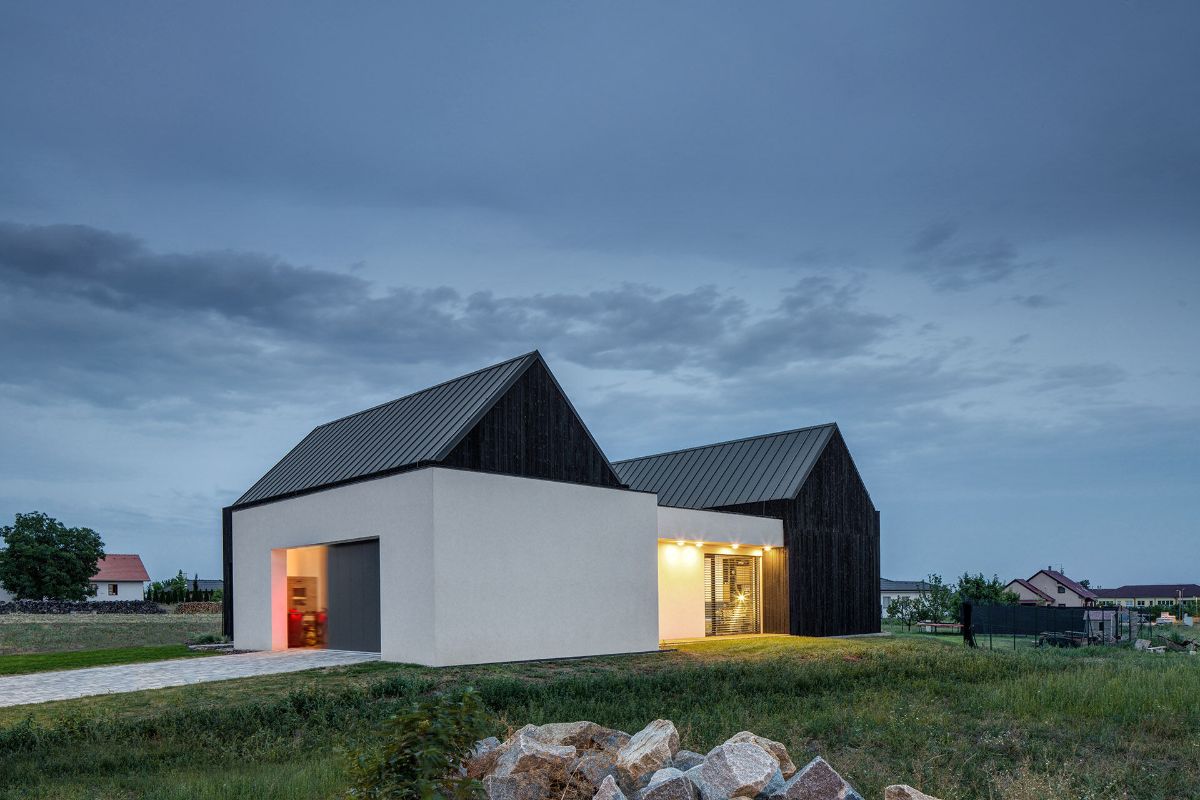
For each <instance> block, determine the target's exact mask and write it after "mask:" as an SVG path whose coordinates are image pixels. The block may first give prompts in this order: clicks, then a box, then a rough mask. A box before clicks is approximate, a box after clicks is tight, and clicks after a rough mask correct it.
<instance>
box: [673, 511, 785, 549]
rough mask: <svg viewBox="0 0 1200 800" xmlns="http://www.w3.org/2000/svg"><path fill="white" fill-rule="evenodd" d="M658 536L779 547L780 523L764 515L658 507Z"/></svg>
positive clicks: (780, 537) (678, 539) (674, 539)
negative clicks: (755, 515)
mask: <svg viewBox="0 0 1200 800" xmlns="http://www.w3.org/2000/svg"><path fill="white" fill-rule="evenodd" d="M658 538H659V539H664V540H672V541H703V542H719V543H722V544H724V543H734V542H737V543H739V544H745V545H753V546H755V547H757V546H759V545H764V544H765V545H769V546H771V547H782V546H783V522H782V521H781V520H777V519H770V518H768V517H752V516H750V515H749V514H729V513H726V512H723V511H701V510H699V509H695V508H669V507H667V506H660V507H659V509H658Z"/></svg>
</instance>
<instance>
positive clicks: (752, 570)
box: [704, 553, 762, 636]
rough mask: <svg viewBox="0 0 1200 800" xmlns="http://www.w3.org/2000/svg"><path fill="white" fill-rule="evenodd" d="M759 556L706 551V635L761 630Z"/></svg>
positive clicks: (723, 634)
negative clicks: (720, 553)
mask: <svg viewBox="0 0 1200 800" xmlns="http://www.w3.org/2000/svg"><path fill="white" fill-rule="evenodd" d="M758 574H759V557H758V556H732V555H719V554H716V553H705V554H704V635H705V636H727V635H730V634H747V633H760V632H761V631H762V626H761V623H760V617H759V586H758Z"/></svg>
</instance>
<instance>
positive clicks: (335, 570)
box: [327, 539, 379, 653]
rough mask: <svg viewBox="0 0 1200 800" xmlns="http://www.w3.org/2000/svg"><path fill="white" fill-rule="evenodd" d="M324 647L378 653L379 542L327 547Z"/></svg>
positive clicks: (350, 543)
mask: <svg viewBox="0 0 1200 800" xmlns="http://www.w3.org/2000/svg"><path fill="white" fill-rule="evenodd" d="M328 569H329V623H328V625H329V629H328V633H327V636H328V638H327V642H328V646H329V647H330V648H332V649H334V650H362V651H364V652H368V653H378V652H379V540H378V539H371V540H369V541H365V542H347V543H346V544H335V545H330V547H329V563H328Z"/></svg>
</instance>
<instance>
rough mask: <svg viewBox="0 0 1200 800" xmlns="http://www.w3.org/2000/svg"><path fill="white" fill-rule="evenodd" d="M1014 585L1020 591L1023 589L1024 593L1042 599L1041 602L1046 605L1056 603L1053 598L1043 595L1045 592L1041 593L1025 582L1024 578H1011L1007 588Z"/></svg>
mask: <svg viewBox="0 0 1200 800" xmlns="http://www.w3.org/2000/svg"><path fill="white" fill-rule="evenodd" d="M1014 583H1015V584H1017V585H1018V586H1020V587H1021V588H1022V589H1024V590H1025V591H1027V592H1031V593H1033V594H1035V595H1037V596H1038V597H1040V598H1042V599H1043V600H1045V601H1046V602H1047V603H1054V602H1057V601H1056V600H1055V599H1054V598H1053V597H1051V596H1050V595H1048V594H1046V593H1045V592H1043V591H1042V590H1041V589H1039V588H1038V587H1036V586H1034V585H1033V584H1032V583H1030V582H1029V581H1027V580H1025V579H1024V578H1013V579H1012V580H1011V581H1009V582H1008V585H1009V586H1012V585H1013V584H1014ZM1006 588H1007V587H1006Z"/></svg>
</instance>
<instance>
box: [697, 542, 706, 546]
mask: <svg viewBox="0 0 1200 800" xmlns="http://www.w3.org/2000/svg"><path fill="white" fill-rule="evenodd" d="M696 547H704V542H696Z"/></svg>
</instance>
